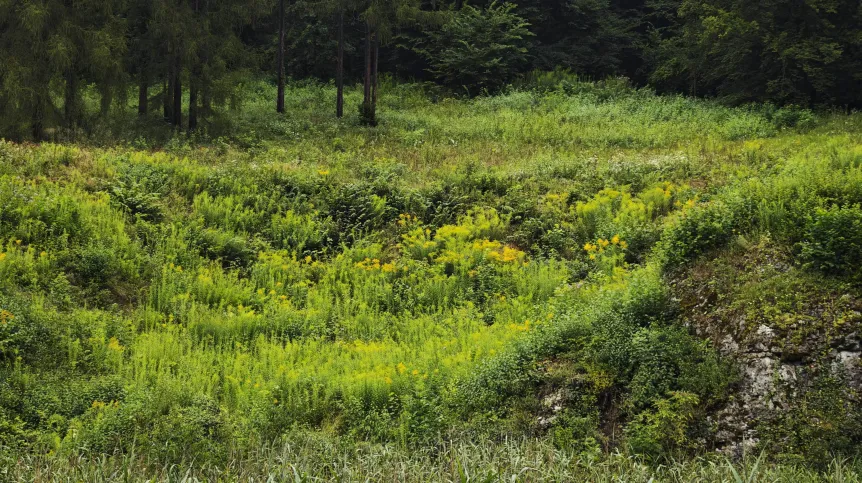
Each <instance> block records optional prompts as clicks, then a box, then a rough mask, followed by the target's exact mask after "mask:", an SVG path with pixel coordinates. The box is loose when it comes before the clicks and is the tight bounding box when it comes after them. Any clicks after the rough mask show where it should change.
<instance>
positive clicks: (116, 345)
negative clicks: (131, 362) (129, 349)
mask: <svg viewBox="0 0 862 483" xmlns="http://www.w3.org/2000/svg"><path fill="white" fill-rule="evenodd" d="M125 349H126V348H125V347H123V346H122V345H121V344H120V341H119V340H117V338H116V337H111V339H110V340H109V341H108V350H112V351H114V352H123V351H124V350H125Z"/></svg>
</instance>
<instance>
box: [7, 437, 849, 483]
mask: <svg viewBox="0 0 862 483" xmlns="http://www.w3.org/2000/svg"><path fill="white" fill-rule="evenodd" d="M4 464H5V465H7V466H5V467H4V468H3V469H2V470H0V475H2V476H3V477H4V481H9V482H10V483H11V482H25V481H26V482H66V481H87V482H94V483H97V482H119V481H123V482H134V481H178V482H195V481H221V482H232V481H236V482H239V481H244V482H257V481H260V482H269V481H296V482H304V481H405V482H413V481H415V482H459V483H466V482H491V481H510V482H522V481H523V482H528V481H558V482H564V481H591V482H605V481H606V482H611V481H626V482H678V483H683V482H685V483H689V482H718V481H721V482H733V483H742V482H745V483H749V482H751V483H754V482H768V481H793V482H799V483H804V482H816V481H827V482H835V483H838V482H841V483H853V482H858V481H862V467H860V465H859V464H858V463H857V462H853V461H849V460H841V459H836V460H834V461H833V462H832V463H830V465H829V466H828V467H827V468H825V469H823V470H821V471H814V470H811V469H809V468H805V467H802V466H794V465H789V464H783V465H775V464H770V463H768V462H767V461H765V459H764V457H763V456H762V455H761V456H759V457H758V456H756V455H749V456H746V457H744V458H743V459H742V460H739V461H735V462H732V461H730V460H727V459H724V458H721V457H711V458H697V459H689V460H685V461H680V462H669V463H667V464H664V465H659V466H656V465H650V464H646V463H645V462H644V461H643V460H641V459H640V458H638V457H635V456H626V455H623V454H620V453H613V454H609V455H607V456H605V457H601V458H597V457H596V458H585V457H583V456H578V455H574V454H571V453H568V452H566V451H561V450H559V449H557V448H554V447H553V446H551V445H548V444H547V443H544V442H542V441H537V440H530V439H519V440H506V441H502V442H498V443H489V442H483V443H477V442H473V443H468V442H454V443H445V444H443V445H442V446H441V447H439V448H435V450H434V451H433V452H430V451H427V450H417V451H412V452H409V453H408V452H405V451H404V450H402V449H399V448H395V447H392V446H379V445H359V446H355V445H340V444H338V443H337V442H335V441H332V440H326V439H321V438H320V437H319V436H310V437H309V436H306V437H302V436H295V437H294V438H292V439H291V441H290V442H287V443H283V444H279V445H276V446H262V447H260V448H258V451H257V452H256V453H255V454H253V455H249V456H247V457H246V458H243V459H233V458H230V459H228V460H226V461H224V462H222V463H220V464H218V465H210V464H199V463H196V462H195V461H185V462H179V463H176V464H163V463H160V462H158V461H152V460H149V459H148V458H147V457H142V456H138V455H135V454H134V453H131V454H125V455H115V456H111V455H96V456H89V455H76V456H73V457H69V458H46V457H40V456H33V455H29V456H24V457H22V458H20V459H18V460H17V461H9V460H7V461H5V462H4Z"/></svg>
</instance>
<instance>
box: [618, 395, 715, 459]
mask: <svg viewBox="0 0 862 483" xmlns="http://www.w3.org/2000/svg"><path fill="white" fill-rule="evenodd" d="M699 402H700V401H699V399H698V397H697V396H696V395H694V394H691V393H687V392H672V393H670V394H669V396H668V398H666V399H659V400H658V401H656V403H655V407H654V408H653V409H651V410H647V411H644V412H642V413H640V414H639V415H638V416H637V418H636V419H635V420H634V421H633V422H632V423H631V424H630V425H629V426H628V427H627V428H626V442H627V443H628V445H629V446H630V447H631V449H632V451H635V452H636V453H639V454H644V455H648V456H650V457H652V458H659V457H670V456H673V455H675V454H680V453H681V452H685V451H687V450H691V449H693V448H695V447H696V444H697V443H696V442H695V441H693V440H692V438H691V435H690V426H691V425H692V422H693V420H694V419H695V416H696V408H697V405H698V403H699Z"/></svg>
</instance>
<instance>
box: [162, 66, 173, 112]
mask: <svg viewBox="0 0 862 483" xmlns="http://www.w3.org/2000/svg"><path fill="white" fill-rule="evenodd" d="M163 85H164V90H163V94H162V109H163V111H164V117H165V121H167V122H173V120H174V71H173V69H170V70H169V71H168V78H167V80H165V82H164V84H163Z"/></svg>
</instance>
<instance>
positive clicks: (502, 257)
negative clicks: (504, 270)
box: [488, 247, 524, 263]
mask: <svg viewBox="0 0 862 483" xmlns="http://www.w3.org/2000/svg"><path fill="white" fill-rule="evenodd" d="M488 258H489V259H490V260H496V261H498V262H503V263H511V262H517V261H519V260H521V259H523V258H524V252H522V251H521V250H518V249H516V248H512V247H503V249H502V250H501V251H492V252H489V253H488Z"/></svg>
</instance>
